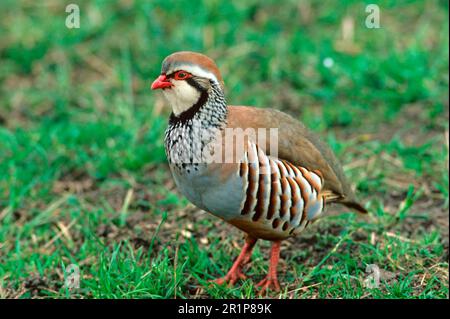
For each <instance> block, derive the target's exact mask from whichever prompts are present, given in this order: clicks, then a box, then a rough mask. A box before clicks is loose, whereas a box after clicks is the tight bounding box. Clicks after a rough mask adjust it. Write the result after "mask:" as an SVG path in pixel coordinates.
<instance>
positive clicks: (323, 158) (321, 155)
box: [227, 106, 367, 213]
mask: <svg viewBox="0 0 450 319" xmlns="http://www.w3.org/2000/svg"><path fill="white" fill-rule="evenodd" d="M228 109H229V115H228V123H227V127H229V128H242V129H246V128H253V129H255V130H257V129H258V128H277V129H278V154H277V156H278V158H280V159H283V160H286V161H288V162H290V163H292V164H293V165H295V166H302V167H304V168H306V169H308V170H310V171H314V170H317V171H319V172H320V173H321V174H322V176H323V178H324V187H323V189H324V194H325V196H326V197H327V200H328V201H336V202H338V203H341V204H343V205H346V206H347V207H349V208H352V209H355V210H357V211H359V212H361V213H366V212H367V211H366V209H365V208H364V207H363V206H362V205H361V204H360V203H359V202H358V201H357V199H356V197H355V195H354V193H353V191H352V189H351V187H350V184H349V183H348V181H347V179H346V178H345V175H344V172H343V170H342V167H341V165H340V164H339V162H338V160H337V159H336V157H335V156H334V154H333V152H332V151H331V150H330V148H329V147H328V146H327V145H326V144H324V143H323V142H322V141H320V139H319V138H318V137H317V136H316V135H315V134H314V133H312V132H310V131H309V130H308V129H307V128H306V127H305V126H304V125H303V124H302V123H300V122H299V121H297V120H295V119H294V118H293V117H291V116H289V115H287V114H285V113H283V112H280V111H277V110H273V109H259V108H254V107H248V106H229V108H228ZM259 146H260V147H261V148H263V150H264V151H265V152H266V153H267V154H268V155H272V154H270V147H269V139H267V140H266V145H259Z"/></svg>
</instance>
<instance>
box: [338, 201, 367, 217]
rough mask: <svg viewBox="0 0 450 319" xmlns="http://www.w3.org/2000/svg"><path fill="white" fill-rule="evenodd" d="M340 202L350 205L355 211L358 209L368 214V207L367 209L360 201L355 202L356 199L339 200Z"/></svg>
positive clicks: (358, 211) (346, 205)
mask: <svg viewBox="0 0 450 319" xmlns="http://www.w3.org/2000/svg"><path fill="white" fill-rule="evenodd" d="M339 203H340V204H342V205H344V206H345V207H348V208H350V209H352V210H354V211H356V212H357V213H361V214H367V213H368V211H367V209H365V208H364V207H363V206H362V205H361V204H360V203H358V202H354V201H345V200H344V201H341V202H339Z"/></svg>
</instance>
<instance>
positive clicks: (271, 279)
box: [256, 241, 281, 295]
mask: <svg viewBox="0 0 450 319" xmlns="http://www.w3.org/2000/svg"><path fill="white" fill-rule="evenodd" d="M280 245H281V241H275V242H274V243H273V244H272V250H271V252H270V264H269V272H268V273H267V276H266V278H264V279H263V280H261V281H260V282H259V283H258V284H257V285H256V286H257V287H261V290H260V292H259V294H260V295H262V294H263V293H264V292H265V291H266V290H269V289H271V288H272V287H273V288H275V290H276V291H280V284H279V283H278V278H277V265H278V261H279V259H280Z"/></svg>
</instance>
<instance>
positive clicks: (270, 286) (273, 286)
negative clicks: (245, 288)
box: [256, 276, 281, 296]
mask: <svg viewBox="0 0 450 319" xmlns="http://www.w3.org/2000/svg"><path fill="white" fill-rule="evenodd" d="M256 287H260V288H261V290H260V291H259V293H258V295H260V296H262V295H263V294H264V293H265V292H267V291H269V290H274V291H277V292H278V291H280V290H281V288H280V283H279V282H278V279H277V278H276V277H275V278H274V277H269V276H267V277H266V278H264V279H263V280H261V281H260V282H259V283H258V284H257V285H256Z"/></svg>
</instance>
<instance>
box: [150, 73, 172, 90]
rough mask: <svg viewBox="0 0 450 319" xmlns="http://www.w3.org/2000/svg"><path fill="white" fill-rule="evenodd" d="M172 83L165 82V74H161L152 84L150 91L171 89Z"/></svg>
mask: <svg viewBox="0 0 450 319" xmlns="http://www.w3.org/2000/svg"><path fill="white" fill-rule="evenodd" d="M171 86H172V83H171V82H170V81H168V80H167V78H166V75H165V74H161V75H160V76H159V77H158V78H157V79H156V80H155V81H153V83H152V90H157V89H164V88H168V87H171Z"/></svg>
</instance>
